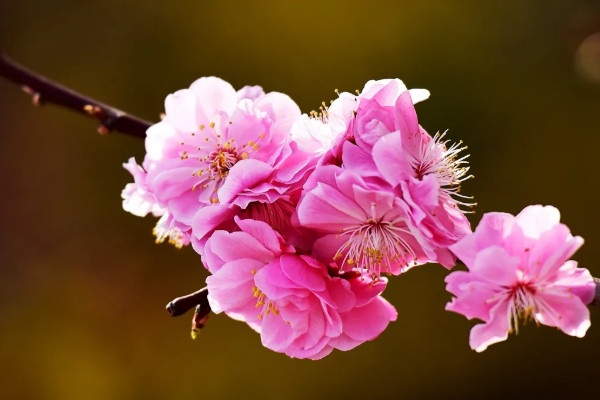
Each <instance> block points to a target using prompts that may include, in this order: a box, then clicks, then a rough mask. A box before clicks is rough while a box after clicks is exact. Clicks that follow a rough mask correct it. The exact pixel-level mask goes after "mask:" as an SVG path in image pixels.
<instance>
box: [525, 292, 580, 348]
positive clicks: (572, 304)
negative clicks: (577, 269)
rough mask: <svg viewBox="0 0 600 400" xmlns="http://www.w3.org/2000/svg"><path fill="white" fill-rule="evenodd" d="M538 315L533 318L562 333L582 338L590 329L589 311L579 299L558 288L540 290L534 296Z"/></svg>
mask: <svg viewBox="0 0 600 400" xmlns="http://www.w3.org/2000/svg"><path fill="white" fill-rule="evenodd" d="M536 300H537V303H538V313H537V314H536V315H535V318H536V319H537V320H538V321H539V322H540V323H542V324H544V325H548V326H556V327H557V328H560V330H562V331H563V332H564V333H566V334H567V335H571V336H576V337H579V338H582V337H584V336H585V333H586V332H587V330H588V328H589V327H590V325H591V323H590V311H589V310H588V308H587V307H586V306H585V304H583V302H582V301H581V299H580V298H579V297H577V296H575V295H573V294H571V293H569V292H567V291H564V290H561V289H559V288H548V289H546V290H543V291H542V290H540V291H539V292H538V293H537V295H536Z"/></svg>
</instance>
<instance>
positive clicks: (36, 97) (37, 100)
mask: <svg viewBox="0 0 600 400" xmlns="http://www.w3.org/2000/svg"><path fill="white" fill-rule="evenodd" d="M21 89H23V91H24V92H25V93H27V94H28V95H30V96H31V102H32V103H33V105H34V106H36V107H38V106H41V105H42V95H41V94H39V93H38V92H36V91H35V90H33V89H31V88H30V87H29V86H22V87H21Z"/></svg>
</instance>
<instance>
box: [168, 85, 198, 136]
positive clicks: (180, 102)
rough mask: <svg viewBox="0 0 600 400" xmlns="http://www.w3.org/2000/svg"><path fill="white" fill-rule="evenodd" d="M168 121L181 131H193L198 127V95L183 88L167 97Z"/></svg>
mask: <svg viewBox="0 0 600 400" xmlns="http://www.w3.org/2000/svg"><path fill="white" fill-rule="evenodd" d="M165 111H166V114H167V116H166V117H165V119H166V121H167V122H168V123H169V124H170V125H172V126H174V127H175V129H177V130H178V131H180V132H185V133H191V132H195V131H196V130H197V129H198V125H199V123H198V121H197V119H196V96H195V95H194V92H192V91H191V90H188V89H181V90H178V91H176V92H175V93H173V94H170V95H168V96H167V98H166V99H165Z"/></svg>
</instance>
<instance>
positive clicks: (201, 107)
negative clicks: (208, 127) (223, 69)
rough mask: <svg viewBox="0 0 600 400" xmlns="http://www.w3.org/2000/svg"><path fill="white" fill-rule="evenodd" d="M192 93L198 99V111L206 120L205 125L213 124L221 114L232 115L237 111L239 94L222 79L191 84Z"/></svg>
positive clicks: (209, 78)
mask: <svg viewBox="0 0 600 400" xmlns="http://www.w3.org/2000/svg"><path fill="white" fill-rule="evenodd" d="M190 91H191V92H192V93H193V94H194V95H195V97H196V102H197V109H198V111H199V112H201V115H202V117H203V119H204V118H206V120H204V121H203V122H204V123H206V122H213V121H211V120H212V119H214V117H215V116H216V115H218V114H220V113H221V112H223V113H225V114H226V115H231V114H233V111H234V110H235V107H236V104H237V93H236V91H235V89H234V88H233V86H231V85H230V84H229V83H228V82H225V81H224V80H222V79H220V78H217V77H214V76H210V77H204V78H200V79H198V80H196V81H195V82H194V83H192V84H191V86H190ZM192 115H193V114H192Z"/></svg>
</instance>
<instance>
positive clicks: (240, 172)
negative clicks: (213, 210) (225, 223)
mask: <svg viewBox="0 0 600 400" xmlns="http://www.w3.org/2000/svg"><path fill="white" fill-rule="evenodd" d="M273 171H274V169H273V167H271V166H270V165H268V164H266V163H264V162H262V161H258V160H253V159H246V160H241V161H238V162H237V163H236V164H235V165H234V166H233V167H232V168H231V169H230V170H229V174H228V175H227V179H225V182H224V183H223V186H221V188H220V189H219V201H220V202H221V203H230V202H232V201H233V200H234V199H235V197H236V196H237V195H238V194H239V193H241V192H243V191H244V190H246V189H248V188H251V187H253V186H255V185H257V184H258V183H260V182H263V181H264V180H265V179H267V178H268V177H269V176H270V175H271V174H272V173H273Z"/></svg>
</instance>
